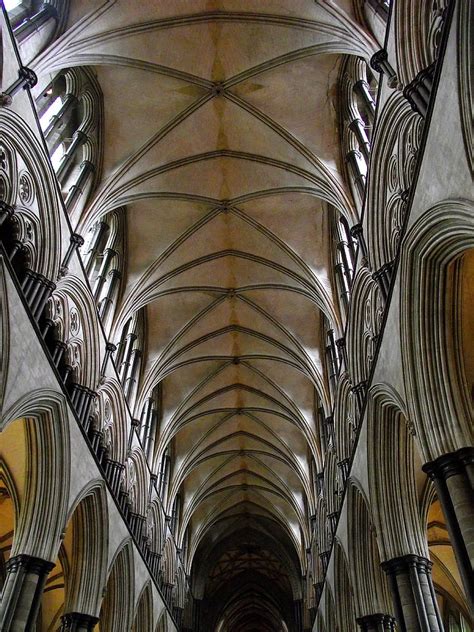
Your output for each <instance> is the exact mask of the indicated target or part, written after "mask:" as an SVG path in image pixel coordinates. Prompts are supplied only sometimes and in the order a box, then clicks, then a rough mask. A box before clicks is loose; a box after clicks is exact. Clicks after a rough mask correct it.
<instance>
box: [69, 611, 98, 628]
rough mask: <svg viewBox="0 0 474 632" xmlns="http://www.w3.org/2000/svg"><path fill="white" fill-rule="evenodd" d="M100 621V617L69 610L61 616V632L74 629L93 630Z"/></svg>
mask: <svg viewBox="0 0 474 632" xmlns="http://www.w3.org/2000/svg"><path fill="white" fill-rule="evenodd" d="M98 622H99V619H98V617H93V616H92V615H90V614H82V613H81V612H69V613H68V614H64V615H63V616H62V617H61V632H69V631H71V632H72V631H73V630H88V631H91V630H93V629H94V628H95V626H96V624H97V623H98Z"/></svg>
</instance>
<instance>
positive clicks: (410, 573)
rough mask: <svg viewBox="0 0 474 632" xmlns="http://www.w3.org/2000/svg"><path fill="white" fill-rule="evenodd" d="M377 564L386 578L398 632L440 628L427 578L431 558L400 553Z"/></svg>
mask: <svg viewBox="0 0 474 632" xmlns="http://www.w3.org/2000/svg"><path fill="white" fill-rule="evenodd" d="M381 566H382V568H383V570H384V571H385V573H387V575H388V577H389V580H390V588H391V591H392V597H393V603H394V605H395V611H396V615H397V625H398V628H399V630H400V632H443V622H442V620H441V616H440V613H439V610H438V604H437V602H436V595H435V591H434V586H433V582H432V579H431V567H432V562H431V561H430V560H427V559H426V558H424V557H420V556H418V555H404V556H403V557H397V558H394V559H393V560H389V561H388V562H384V563H383V564H382V565H381Z"/></svg>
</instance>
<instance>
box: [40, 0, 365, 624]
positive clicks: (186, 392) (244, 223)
mask: <svg viewBox="0 0 474 632" xmlns="http://www.w3.org/2000/svg"><path fill="white" fill-rule="evenodd" d="M351 7H352V3H351V2H349V0H340V1H339V2H338V3H335V2H329V1H328V2H324V1H322V0H321V1H320V2H314V1H313V0H227V1H226V0H153V1H152V0H149V1H147V2H145V1H140V2H128V1H125V0H118V1H117V2H115V3H111V2H108V3H104V4H100V3H99V2H93V1H91V0H83V1H81V2H74V3H72V4H71V15H70V18H69V21H70V24H69V27H68V31H67V33H66V35H65V36H63V37H62V38H60V39H59V40H58V41H57V42H56V43H55V44H53V46H52V47H51V48H50V49H48V51H47V52H46V53H45V54H44V56H43V57H42V58H41V59H40V60H39V63H38V65H37V67H36V68H35V70H36V71H37V72H38V73H39V74H43V75H48V74H51V76H52V75H53V74H54V73H55V72H56V71H58V70H60V69H63V68H68V67H71V66H89V67H91V68H93V71H94V73H95V74H96V76H97V79H98V82H99V84H100V87H101V90H102V92H103V97H104V116H103V125H104V156H103V165H102V173H101V182H100V184H99V187H98V189H97V191H96V193H95V194H94V196H93V199H92V200H91V201H90V203H89V205H88V208H87V210H86V213H85V216H84V218H83V219H82V220H81V223H80V229H82V230H86V229H87V227H88V226H90V225H91V223H92V222H93V221H95V220H97V219H99V218H100V217H101V216H102V215H104V214H105V213H107V212H109V211H111V210H113V209H117V208H121V207H124V208H125V209H126V210H125V212H126V218H127V240H126V241H127V256H126V273H125V277H124V279H125V284H124V290H123V294H122V297H121V301H120V305H119V306H118V310H117V316H116V320H115V325H114V329H115V334H116V335H118V332H119V331H120V329H121V327H122V325H123V323H124V322H125V321H126V319H127V318H128V317H129V316H130V315H131V314H132V313H133V312H135V311H136V310H138V309H140V308H145V310H146V323H147V325H146V343H145V367H144V370H143V373H142V382H141V387H140V394H141V395H140V396H139V398H138V403H137V409H138V408H139V406H140V401H143V399H144V398H145V397H146V395H147V393H148V392H149V389H150V387H152V386H153V385H156V384H158V383H161V385H162V416H161V427H160V440H159V444H158V446H157V454H156V463H159V460H160V456H161V454H162V453H163V451H164V450H165V449H166V447H168V446H170V447H171V448H172V453H173V470H172V478H171V487H170V498H169V499H168V511H169V507H170V506H171V504H172V501H173V498H174V496H175V495H176V494H177V493H179V494H180V495H181V498H182V501H183V511H182V525H181V528H180V533H179V534H178V541H180V540H182V538H183V535H184V532H185V530H186V529H188V532H189V533H190V547H189V554H190V561H189V568H188V571H189V573H190V574H191V575H192V578H193V591H194V593H195V595H196V596H197V597H200V598H202V597H205V598H206V599H208V600H210V602H212V603H215V604H219V607H218V608H217V610H219V608H220V611H219V613H220V614H219V616H226V617H228V620H232V621H234V624H235V625H234V628H232V627H229V629H235V630H237V629H238V630H251V629H256V628H255V627H253V628H252V627H248V626H249V625H254V626H255V622H256V621H260V624H259V625H260V627H258V626H257V627H258V629H259V630H265V629H275V630H276V629H284V628H283V627H281V621H282V620H284V619H285V617H286V614H285V613H286V612H287V611H288V609H289V608H290V606H291V602H292V601H293V600H297V599H299V598H301V577H302V575H303V574H304V573H305V566H306V553H305V549H306V547H307V546H309V542H310V532H309V530H310V524H309V520H308V516H311V515H312V514H314V513H315V510H316V507H315V498H314V493H313V490H312V486H311V483H310V461H311V458H312V457H313V458H314V459H315V461H316V463H320V455H319V454H318V441H317V421H316V406H317V402H318V401H319V400H322V402H323V404H325V405H326V406H327V402H328V394H327V392H326V386H325V385H324V384H325V382H324V380H323V377H322V376H323V368H322V356H323V354H324V345H323V337H322V319H323V317H326V318H327V319H328V320H329V322H330V323H331V325H332V326H333V327H334V328H335V331H336V335H341V321H340V314H339V311H338V308H337V306H336V305H337V302H336V300H335V296H334V292H335V290H334V287H333V286H334V279H333V273H332V266H333V264H332V258H331V253H330V243H331V240H330V214H331V213H334V212H335V211H334V209H336V210H337V211H339V212H341V213H342V214H343V215H345V216H346V217H347V218H348V219H349V220H350V222H351V223H353V222H354V215H353V213H354V211H353V203H352V201H351V197H350V193H349V191H348V188H347V185H346V184H345V183H344V178H343V175H342V174H343V165H342V161H341V148H340V141H339V130H338V121H339V119H338V116H339V110H338V73H339V71H340V66H341V61H342V60H343V58H344V56H345V55H348V54H350V55H357V56H362V57H364V58H368V57H369V56H370V55H371V54H372V52H373V45H372V43H371V42H370V41H369V40H368V38H367V36H366V35H365V34H364V32H363V30H362V28H361V27H360V25H358V23H357V21H356V18H355V16H354V14H353V12H352V8H351ZM140 397H141V400H140ZM193 562H194V563H193ZM236 595H237V597H239V598H238V599H237V601H236ZM255 595H258V599H255ZM239 599H240V601H239ZM213 600H214V601H213ZM243 604H245V607H244V606H243ZM216 607H217V606H216ZM239 613H240V614H239ZM249 613H250V614H249ZM216 616H217V615H216ZM249 616H250V618H248V620H247V619H246V618H245V617H249ZM249 621H253V623H249ZM272 622H273V623H272ZM275 622H276V623H275ZM216 624H217V620H216ZM235 626H236V627H235ZM239 626H240V627H239ZM272 626H273V627H272ZM278 626H280V627H278Z"/></svg>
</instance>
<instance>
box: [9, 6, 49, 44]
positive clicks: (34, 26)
mask: <svg viewBox="0 0 474 632" xmlns="http://www.w3.org/2000/svg"><path fill="white" fill-rule="evenodd" d="M51 19H52V20H56V21H57V19H58V11H57V9H56V7H54V6H53V5H52V4H49V3H47V2H43V4H42V5H41V8H40V9H39V11H37V12H36V13H35V14H33V15H32V16H30V17H28V18H26V20H23V22H22V23H21V24H19V25H18V26H17V27H16V28H15V29H14V30H13V34H14V36H15V38H16V39H17V41H18V42H20V43H21V42H23V41H24V40H26V39H27V38H28V37H29V36H30V35H32V34H33V33H34V32H35V31H38V30H39V29H40V28H41V27H42V26H44V25H45V24H46V22H48V21H49V20H51Z"/></svg>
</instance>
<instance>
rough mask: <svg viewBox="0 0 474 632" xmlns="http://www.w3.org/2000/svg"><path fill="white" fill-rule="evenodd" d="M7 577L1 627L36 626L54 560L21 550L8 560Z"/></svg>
mask: <svg viewBox="0 0 474 632" xmlns="http://www.w3.org/2000/svg"><path fill="white" fill-rule="evenodd" d="M5 566H6V571H7V577H6V580H5V585H4V587H3V593H2V602H1V605H0V630H9V631H10V632H20V631H22V630H34V629H35V622H36V618H37V616H38V610H39V607H40V603H41V597H42V595H43V588H44V585H45V583H46V578H47V577H48V574H49V573H50V571H51V570H52V569H53V568H54V563H53V562H49V561H47V560H43V559H41V558H39V557H33V556H32V555H26V554H19V555H15V557H11V558H10V559H9V560H8V561H7V563H6V564H5Z"/></svg>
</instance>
